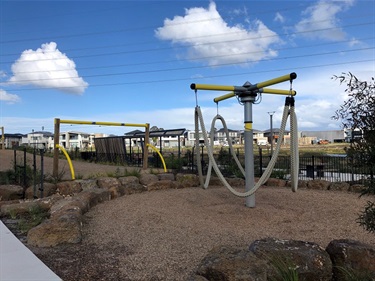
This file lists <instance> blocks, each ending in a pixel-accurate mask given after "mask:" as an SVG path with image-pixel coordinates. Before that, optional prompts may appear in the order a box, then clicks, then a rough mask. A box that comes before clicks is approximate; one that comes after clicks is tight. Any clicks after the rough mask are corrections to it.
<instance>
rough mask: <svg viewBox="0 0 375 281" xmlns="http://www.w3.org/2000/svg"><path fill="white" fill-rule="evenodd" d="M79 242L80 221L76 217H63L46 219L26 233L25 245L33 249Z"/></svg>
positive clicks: (80, 236)
mask: <svg viewBox="0 0 375 281" xmlns="http://www.w3.org/2000/svg"><path fill="white" fill-rule="evenodd" d="M81 241H82V232H81V221H80V220H77V217H76V216H69V215H64V216H61V217H59V218H58V219H48V220H46V221H44V222H43V223H41V224H39V225H38V226H36V227H34V228H32V229H30V230H29V232H28V233H27V243H28V244H29V245H30V246H34V247H55V246H58V245H61V244H67V243H69V244H76V243H79V242H81Z"/></svg>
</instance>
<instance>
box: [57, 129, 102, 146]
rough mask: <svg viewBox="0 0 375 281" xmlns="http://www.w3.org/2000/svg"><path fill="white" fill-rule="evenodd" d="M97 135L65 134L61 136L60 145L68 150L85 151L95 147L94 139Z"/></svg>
mask: <svg viewBox="0 0 375 281" xmlns="http://www.w3.org/2000/svg"><path fill="white" fill-rule="evenodd" d="M95 136H97V134H88V133H83V132H64V133H61V134H60V139H59V144H60V145H61V146H63V147H64V148H65V149H68V150H74V149H79V150H85V149H90V148H92V147H93V146H94V138H95Z"/></svg>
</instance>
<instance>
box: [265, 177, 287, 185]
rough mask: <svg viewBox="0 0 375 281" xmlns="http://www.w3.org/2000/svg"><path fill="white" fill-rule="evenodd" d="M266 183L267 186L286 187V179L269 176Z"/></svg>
mask: <svg viewBox="0 0 375 281" xmlns="http://www.w3.org/2000/svg"><path fill="white" fill-rule="evenodd" d="M264 185H265V186H275V187H285V186H286V180H283V179H275V178H269V179H268V180H267V181H266V183H265V184H264Z"/></svg>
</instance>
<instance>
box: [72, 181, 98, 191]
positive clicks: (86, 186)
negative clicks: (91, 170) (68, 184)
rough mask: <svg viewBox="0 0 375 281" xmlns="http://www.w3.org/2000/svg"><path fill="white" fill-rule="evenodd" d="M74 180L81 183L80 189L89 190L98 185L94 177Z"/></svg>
mask: <svg viewBox="0 0 375 281" xmlns="http://www.w3.org/2000/svg"><path fill="white" fill-rule="evenodd" d="M76 182H78V183H79V184H80V185H81V188H82V190H90V189H93V188H98V187H99V186H98V182H97V180H96V179H87V180H76Z"/></svg>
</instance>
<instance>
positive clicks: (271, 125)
mask: <svg viewBox="0 0 375 281" xmlns="http://www.w3.org/2000/svg"><path fill="white" fill-rule="evenodd" d="M274 113H275V111H270V112H268V114H269V115H270V127H271V131H270V134H271V156H272V154H273V121H272V117H273V114H274Z"/></svg>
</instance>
